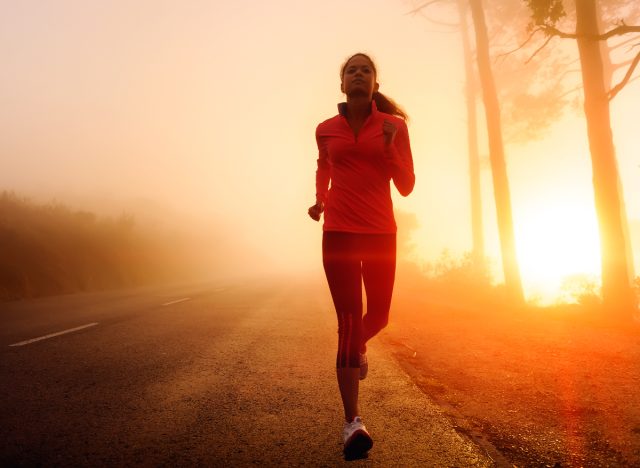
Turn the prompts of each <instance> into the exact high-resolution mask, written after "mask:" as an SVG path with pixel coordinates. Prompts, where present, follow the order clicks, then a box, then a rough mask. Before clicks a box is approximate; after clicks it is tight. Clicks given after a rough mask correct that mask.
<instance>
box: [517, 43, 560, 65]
mask: <svg viewBox="0 0 640 468" xmlns="http://www.w3.org/2000/svg"><path fill="white" fill-rule="evenodd" d="M551 39H553V36H549V37H547V40H546V41H544V44H542V45H541V46H540V47H538V49H537V50H536V51H535V52H534V53H533V55H532V56H531V57H529V58H528V59H527V60H526V61H525V62H524V63H525V65H526V64H527V63H529V62H531V60H533V57H535V56H536V55H538V52H540V51H541V50H542V49H544V48H545V47H546V46H547V44H548V43H549V41H551Z"/></svg>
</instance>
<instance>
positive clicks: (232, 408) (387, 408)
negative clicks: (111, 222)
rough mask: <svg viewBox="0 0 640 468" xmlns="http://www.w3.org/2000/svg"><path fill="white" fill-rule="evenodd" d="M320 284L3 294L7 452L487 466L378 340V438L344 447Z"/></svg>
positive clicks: (68, 459)
mask: <svg viewBox="0 0 640 468" xmlns="http://www.w3.org/2000/svg"><path fill="white" fill-rule="evenodd" d="M320 280H322V278H320ZM313 284H314V283H310V282H308V281H303V280H291V279H289V280H286V281H285V280H275V279H274V280H271V281H266V280H265V281H252V282H235V283H203V284H193V285H181V286H171V287H163V288H159V287H155V288H138V289H131V290H126V291H116V292H103V293H93V294H77V295H68V296H57V297H52V298H43V299H37V300H28V301H17V302H8V303H0V324H1V327H0V405H1V407H0V410H1V415H0V440H1V441H2V449H1V452H0V465H2V466H7V465H47V466H60V465H65V466H72V465H83V466H89V465H90V466H114V465H117V466H123V465H144V466H163V465H164V466H169V465H170V466H173V465H200V466H225V467H230V466H253V465H257V466H302V465H306V466H339V465H342V464H350V465H351V466H352V465H360V464H363V465H371V466H385V467H387V466H403V467H404V466H491V463H490V460H488V459H487V458H486V457H485V456H484V455H483V454H482V450H481V449H479V448H478V447H476V446H475V445H474V444H473V443H472V442H470V441H469V440H468V439H466V438H465V437H464V436H462V435H460V434H458V433H457V432H456V431H455V430H454V429H453V427H452V425H451V423H450V422H449V421H448V420H447V419H446V418H444V416H443V415H442V413H441V411H440V410H439V409H438V408H437V406H435V405H434V404H433V403H432V402H431V401H430V400H429V399H428V398H427V397H426V396H425V395H424V394H422V393H421V392H420V391H419V390H418V389H417V387H416V386H415V385H414V384H413V383H412V382H411V380H410V379H409V377H407V375H406V374H404V373H403V371H402V370H401V369H400V367H399V366H398V364H397V363H396V362H395V361H394V360H393V358H392V357H391V354H390V353H389V352H388V351H386V350H385V348H384V347H383V346H382V345H381V344H379V343H373V344H372V345H371V346H370V350H369V360H370V372H369V376H368V377H367V379H366V380H365V381H364V382H363V383H362V385H361V407H362V408H361V410H362V413H363V417H364V420H365V423H366V424H367V427H368V428H369V430H370V432H371V434H372V436H373V438H374V441H375V445H374V447H373V449H372V450H371V452H370V454H369V457H368V459H365V460H357V461H352V462H345V461H344V460H343V458H342V450H341V449H342V445H341V443H342V441H341V430H342V419H343V418H342V410H341V404H340V399H339V394H338V390H337V384H336V382H335V370H334V359H335V354H334V353H335V346H336V342H337V334H336V320H335V316H334V312H333V309H332V305H331V302H330V297H329V293H328V290H327V289H326V285H324V284H322V283H321V281H318V282H316V283H315V286H313Z"/></svg>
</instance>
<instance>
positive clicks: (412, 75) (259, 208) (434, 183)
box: [0, 0, 640, 285]
mask: <svg viewBox="0 0 640 468" xmlns="http://www.w3.org/2000/svg"><path fill="white" fill-rule="evenodd" d="M411 5H412V4H411V2H406V1H405V2H403V1H382V0H376V1H364V0H363V1H350V2H342V1H338V0H328V1H324V2H313V3H309V2H296V1H293V0H281V1H276V2H251V1H247V0H245V1H236V2H200V1H192V2H168V1H167V2H163V1H155V0H154V1H146V0H144V1H137V2H133V3H131V2H124V1H114V2H82V1H67V0H65V1H55V2H54V1H49V0H39V1H21V2H3V3H2V5H1V6H0V36H1V40H0V56H2V62H3V72H2V73H1V74H0V102H1V105H0V125H1V126H2V132H1V136H0V190H10V191H14V192H16V193H18V194H21V195H26V196H28V197H31V198H33V199H34V200H36V201H42V202H47V201H50V200H53V199H55V200H58V201H60V202H63V203H65V204H68V205H69V206H71V207H74V208H77V209H82V210H89V211H95V212H97V213H100V214H106V215H118V214H120V213H123V212H124V213H130V214H133V215H134V216H135V217H136V220H137V221H138V223H139V224H140V225H143V226H149V227H154V226H155V227H157V228H158V229H171V228H172V227H176V228H179V229H180V230H183V231H192V232H197V233H198V234H199V235H200V237H201V238H203V239H205V241H204V242H203V244H206V239H207V235H209V234H210V236H211V240H212V244H215V246H216V248H215V249H214V250H215V252H216V256H214V257H212V258H214V260H212V263H216V262H219V264H220V265H225V267H224V268H225V269H228V271H229V272H230V273H231V272H233V273H234V274H239V273H246V274H257V273H265V272H271V273H293V272H302V271H304V272H317V271H318V270H319V268H320V266H321V265H320V238H321V225H320V224H318V223H315V222H313V221H312V220H310V219H309V218H308V217H307V215H306V210H307V208H308V207H309V206H310V205H311V204H312V203H313V202H314V197H315V193H314V192H315V186H314V175H315V165H316V157H317V149H316V146H315V139H314V132H315V127H316V125H317V124H318V123H319V122H321V121H322V120H324V119H326V118H329V117H331V116H332V115H334V114H335V113H336V104H337V103H338V102H340V101H341V100H342V99H343V97H342V96H341V94H340V91H339V76H338V71H339V67H340V65H341V63H342V61H343V60H344V59H345V58H346V57H347V56H348V55H350V54H351V53H353V52H356V51H364V52H369V53H371V54H372V55H373V57H374V58H375V59H376V60H377V65H378V69H379V76H378V81H379V82H380V90H381V92H383V93H386V94H388V95H390V96H391V97H393V98H394V99H395V100H396V101H398V102H399V103H400V104H401V105H402V106H403V107H404V108H405V109H406V110H407V111H408V113H409V115H410V117H411V121H410V126H409V131H410V135H411V143H412V148H413V156H414V161H415V169H416V178H417V182H416V189H415V191H414V193H413V194H412V195H411V196H410V197H409V198H407V199H403V198H401V197H399V196H397V194H395V195H394V203H395V206H396V209H398V210H402V211H404V212H409V213H414V214H415V215H416V216H417V219H418V222H419V225H420V227H419V228H418V229H417V230H416V231H415V232H414V233H413V236H414V237H413V242H414V243H415V244H416V249H415V251H414V255H415V258H416V261H418V262H426V261H429V260H432V259H434V258H437V257H438V255H440V254H441V252H442V251H443V250H444V249H448V250H450V251H451V252H453V253H454V254H456V255H460V254H462V253H463V252H465V251H468V250H470V249H471V233H470V212H469V195H468V191H469V189H468V185H469V183H468V168H467V167H468V164H467V155H466V128H465V114H464V112H465V108H464V101H463V99H464V96H463V79H464V77H463V67H462V57H461V45H460V43H459V38H458V36H457V35H455V34H451V33H444V32H442V31H441V30H439V28H437V27H434V26H433V25H432V24H429V23H428V22H427V21H426V20H425V19H424V18H423V17H421V16H416V15H409V14H407V12H409V11H410V10H411ZM639 97H640V86H639V84H638V82H635V83H632V84H630V85H629V87H628V90H625V91H623V93H621V95H620V97H618V98H616V99H617V100H616V102H615V104H614V107H613V112H614V115H613V119H614V124H613V125H614V135H615V137H616V145H617V150H618V158H619V166H620V171H621V174H622V177H623V185H624V188H625V197H626V203H627V210H628V214H629V217H630V219H631V220H638V219H640V196H638V195H640V193H639V192H638V191H639V190H640V181H639V177H640V168H639V165H640V161H639V160H638V153H637V143H636V142H637V139H636V136H635V133H636V132H637V123H634V122H637V120H635V119H633V118H629V117H630V116H632V115H635V112H636V111H635V109H634V108H633V107H634V106H633V103H634V102H635V103H637V102H638V98H639ZM634 125H635V126H636V127H634ZM481 133H482V131H481ZM567 134H570V135H572V136H571V137H570V138H567ZM551 148H553V150H552V149H551ZM484 153H486V150H485V151H484ZM483 156H484V157H486V155H483ZM507 161H508V168H509V171H510V177H511V186H512V190H513V199H514V213H515V215H514V216H515V218H516V231H517V232H518V230H520V232H521V233H522V232H524V231H523V230H526V229H527V227H526V226H527V223H526V222H525V221H526V220H527V219H533V218H532V217H535V215H536V213H538V212H539V211H544V207H545V206H549V203H553V204H554V206H556V207H559V209H560V212H562V210H566V211H567V212H570V211H572V210H573V209H574V208H575V206H576V205H580V206H584V207H586V208H585V213H586V214H585V217H586V218H587V220H586V221H585V225H589V226H590V224H589V223H590V222H591V221H593V220H594V219H595V215H594V212H593V189H592V187H591V172H590V170H591V169H590V167H591V166H590V161H589V156H588V147H587V140H586V133H585V124H584V121H583V120H582V118H581V116H580V115H579V114H578V113H573V114H568V115H567V116H566V117H565V118H563V119H561V120H560V121H559V122H558V123H557V125H555V126H554V127H553V129H552V130H550V131H549V133H548V135H547V136H546V137H545V139H544V140H542V141H538V142H535V143H531V144H528V145H515V144H514V145H511V146H508V148H507ZM485 169H486V168H485ZM569 175H570V176H569ZM483 197H484V201H483V203H484V208H483V210H484V216H485V229H486V231H487V233H486V239H487V251H488V253H489V254H490V255H491V256H492V257H493V258H497V259H498V260H496V262H495V263H496V265H497V264H499V248H498V241H497V229H496V228H495V215H494V209H493V208H492V205H491V203H492V200H493V198H492V197H493V195H492V188H491V178H490V174H489V173H488V171H487V170H485V171H484V172H483ZM561 218H562V215H560V219H561ZM541 219H542V221H541V222H544V219H545V218H544V217H543V218H541ZM633 226H637V221H633ZM636 231H637V227H634V232H636ZM521 237H522V238H527V237H528V238H533V239H534V240H533V242H535V233H531V232H529V233H528V235H523V236H521ZM221 246H222V248H220V247H221ZM592 247H593V246H592ZM201 248H203V247H202V245H199V246H197V249H201ZM527 248H528V246H527V245H523V246H522V250H526V249H527ZM595 248H596V249H597V244H596V245H595ZM638 250H640V247H636V252H637V251H638ZM638 257H639V255H637V254H636V268H637V269H640V265H639V264H638V260H637V259H638ZM589 262H591V263H589V264H588V265H586V266H585V265H576V266H571V265H570V266H569V267H568V269H569V271H571V270H572V269H573V270H577V271H582V272H587V273H592V272H593V271H592V270H593V269H594V268H595V270H596V271H597V268H599V263H598V257H597V256H596V257H594V258H591V257H589ZM523 270H524V272H523V276H524V279H525V282H527V281H528V284H529V285H533V284H535V282H536V281H537V280H539V278H536V276H535V272H534V270H533V269H529V270H527V266H526V265H524V266H523ZM562 271H564V270H562Z"/></svg>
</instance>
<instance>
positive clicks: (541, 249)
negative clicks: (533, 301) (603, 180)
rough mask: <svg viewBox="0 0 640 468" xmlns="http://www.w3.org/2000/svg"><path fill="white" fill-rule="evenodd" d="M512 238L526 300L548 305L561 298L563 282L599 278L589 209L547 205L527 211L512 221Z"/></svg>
mask: <svg viewBox="0 0 640 468" xmlns="http://www.w3.org/2000/svg"><path fill="white" fill-rule="evenodd" d="M515 235H516V248H517V255H518V262H519V266H520V273H521V276H522V282H523V286H524V288H525V293H526V294H527V297H528V298H531V297H535V298H537V299H539V300H540V302H542V303H552V302H555V301H556V300H557V299H558V298H559V297H560V296H561V287H562V283H563V281H564V279H565V278H567V277H569V276H575V275H587V276H593V277H598V276H599V274H600V241H599V237H598V223H597V218H596V214H595V209H594V208H593V207H589V206H588V205H579V204H576V203H572V204H569V203H567V204H564V205H563V204H558V203H554V202H551V201H550V202H549V203H548V204H545V205H536V206H535V207H529V208H528V209H527V210H526V211H524V213H523V215H521V216H520V217H519V218H518V220H516V224H515Z"/></svg>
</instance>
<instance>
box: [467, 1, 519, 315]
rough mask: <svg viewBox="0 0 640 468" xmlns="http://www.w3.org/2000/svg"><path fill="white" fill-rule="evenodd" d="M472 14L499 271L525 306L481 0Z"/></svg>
mask: <svg viewBox="0 0 640 468" xmlns="http://www.w3.org/2000/svg"><path fill="white" fill-rule="evenodd" d="M469 4H470V5H471V14H472V16H473V24H474V27H475V32H476V54H477V56H478V71H479V73H480V83H481V84H482V96H483V100H484V109H485V114H486V119H487V131H488V137H489V157H490V159H491V173H492V175H493V193H494V197H495V201H496V216H497V218H498V231H499V234H500V247H501V252H502V267H503V269H504V278H505V285H506V289H507V293H508V295H509V298H510V299H511V300H512V301H514V302H516V303H523V302H524V295H523V293H522V282H521V280H520V270H519V268H518V260H517V257H516V246H515V235H514V230H513V216H512V212H511V194H510V192H509V180H508V178H507V168H506V164H505V160H504V146H503V143H502V128H501V124H500V105H499V104H498V96H497V94H496V88H495V83H494V80H493V72H492V71H491V64H490V61H489V39H488V37H487V25H486V22H485V18H484V10H483V7H482V0H469Z"/></svg>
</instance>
